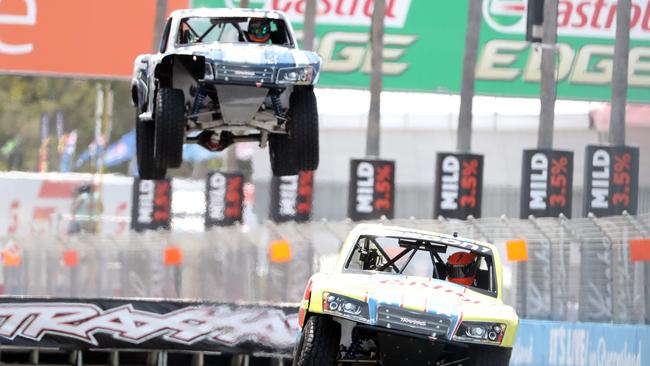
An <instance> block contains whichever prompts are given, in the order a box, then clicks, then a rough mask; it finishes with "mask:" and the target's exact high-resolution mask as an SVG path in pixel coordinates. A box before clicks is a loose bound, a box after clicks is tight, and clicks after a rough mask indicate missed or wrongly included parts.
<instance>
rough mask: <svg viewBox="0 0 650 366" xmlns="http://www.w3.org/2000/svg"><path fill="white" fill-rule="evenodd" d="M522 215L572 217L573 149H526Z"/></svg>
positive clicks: (522, 186) (522, 183) (526, 216)
mask: <svg viewBox="0 0 650 366" xmlns="http://www.w3.org/2000/svg"><path fill="white" fill-rule="evenodd" d="M522 161H523V163H522V164H523V166H522V177H521V201H520V202H521V206H520V218H522V219H527V218H528V217H529V216H531V215H532V216H535V217H557V216H559V215H560V214H562V215H564V216H566V217H568V218H571V209H572V205H571V200H572V198H573V152H571V151H559V150H524V158H523V160H522Z"/></svg>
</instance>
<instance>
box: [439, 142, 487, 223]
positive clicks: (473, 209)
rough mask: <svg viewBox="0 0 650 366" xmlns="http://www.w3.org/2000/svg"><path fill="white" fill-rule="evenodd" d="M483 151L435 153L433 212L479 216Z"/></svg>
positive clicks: (462, 217) (444, 214)
mask: <svg viewBox="0 0 650 366" xmlns="http://www.w3.org/2000/svg"><path fill="white" fill-rule="evenodd" d="M482 190H483V155H476V154H455V153H438V154H437V157H436V186H435V188H434V203H433V216H434V217H439V216H442V217H446V218H453V219H461V220H465V219H467V217H468V216H470V215H471V216H473V217H475V218H479V217H481V198H482Z"/></svg>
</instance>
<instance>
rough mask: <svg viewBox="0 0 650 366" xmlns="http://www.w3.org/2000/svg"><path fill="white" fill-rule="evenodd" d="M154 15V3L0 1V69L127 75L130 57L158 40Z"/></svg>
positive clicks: (175, 0)
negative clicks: (154, 40)
mask: <svg viewBox="0 0 650 366" xmlns="http://www.w3.org/2000/svg"><path fill="white" fill-rule="evenodd" d="M167 2H168V10H172V9H181V8H187V7H189V0H168V1H167ZM155 13H156V2H155V1H133V0H112V1H87V0H56V1H51V0H4V1H0V73H3V72H12V73H20V74H49V75H70V76H90V77H110V78H127V77H130V76H131V74H132V72H133V60H134V59H135V57H136V56H137V55H138V54H140V53H148V52H151V47H152V44H153V39H154V37H155V38H156V39H160V35H154V34H153V31H154V18H155Z"/></svg>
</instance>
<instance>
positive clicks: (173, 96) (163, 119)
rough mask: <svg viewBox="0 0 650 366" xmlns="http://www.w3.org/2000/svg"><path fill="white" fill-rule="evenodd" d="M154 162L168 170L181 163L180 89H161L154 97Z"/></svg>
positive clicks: (182, 99)
mask: <svg viewBox="0 0 650 366" xmlns="http://www.w3.org/2000/svg"><path fill="white" fill-rule="evenodd" d="M155 119H156V160H158V161H159V163H160V164H161V165H164V166H166V167H168V168H178V167H179V166H180V165H181V163H182V162H183V142H184V141H185V96H184V95H183V91H182V90H180V89H172V88H161V89H160V90H158V94H157V96H156V116H155Z"/></svg>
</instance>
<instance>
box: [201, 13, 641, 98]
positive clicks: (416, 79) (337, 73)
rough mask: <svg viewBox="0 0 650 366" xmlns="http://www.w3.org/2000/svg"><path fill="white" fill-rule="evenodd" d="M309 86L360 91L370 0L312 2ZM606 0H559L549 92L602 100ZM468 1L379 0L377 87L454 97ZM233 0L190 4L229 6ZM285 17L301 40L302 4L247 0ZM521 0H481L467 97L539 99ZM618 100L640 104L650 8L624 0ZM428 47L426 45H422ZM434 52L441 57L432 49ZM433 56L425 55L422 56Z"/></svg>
mask: <svg viewBox="0 0 650 366" xmlns="http://www.w3.org/2000/svg"><path fill="white" fill-rule="evenodd" d="M316 1H317V10H318V11H317V13H318V15H317V18H316V45H315V50H316V51H317V52H318V53H319V54H320V55H321V57H322V59H323V67H322V73H321V76H320V81H319V85H321V86H325V87H345V88H364V89H365V88H368V86H369V85H370V78H369V74H370V67H369V66H370V36H369V26H370V16H371V14H372V2H373V0H316ZM616 3H617V2H616V0H559V6H558V98H562V99H584V100H603V101H607V100H610V99H611V79H612V69H613V58H614V39H615V29H616V12H617V7H616ZM468 4H469V0H454V1H435V0H429V1H427V0H386V18H385V22H384V23H385V25H386V31H385V36H384V45H385V52H384V62H383V67H382V71H383V73H384V78H383V83H384V84H383V85H384V88H385V89H387V90H404V91H425V92H438V93H452V94H453V93H459V92H460V85H461V76H462V64H463V46H464V44H465V42H464V36H465V31H466V29H467V11H468ZM239 5H240V1H239V0H193V2H192V6H194V7H237V6H239ZM249 6H250V7H253V8H260V9H261V8H266V9H277V10H282V11H284V12H286V13H287V15H288V17H289V19H290V20H291V21H292V23H293V26H294V29H296V30H297V37H298V39H299V40H300V39H301V37H302V32H301V30H302V23H303V19H304V12H305V1H304V0H249ZM527 6H528V1H527V0H483V7H482V17H481V18H482V26H481V32H480V35H481V37H480V40H479V50H478V55H477V56H478V60H477V64H476V93H477V94H482V95H500V96H512V97H535V98H537V97H539V87H540V80H541V73H540V65H541V52H539V51H538V50H537V49H535V47H534V46H531V44H530V43H529V42H527V41H526V40H525V37H526V13H527ZM630 25H631V33H630V36H631V40H630V59H629V65H630V73H629V90H628V99H629V100H630V101H631V102H645V103H648V102H650V76H649V75H648V72H647V70H649V69H650V5H649V4H648V1H647V0H633V1H632V16H631V24H630ZM432 50H433V51H432ZM442 51H444V56H440V55H437V56H435V55H436V52H438V53H440V52H442ZM432 52H433V53H432Z"/></svg>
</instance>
